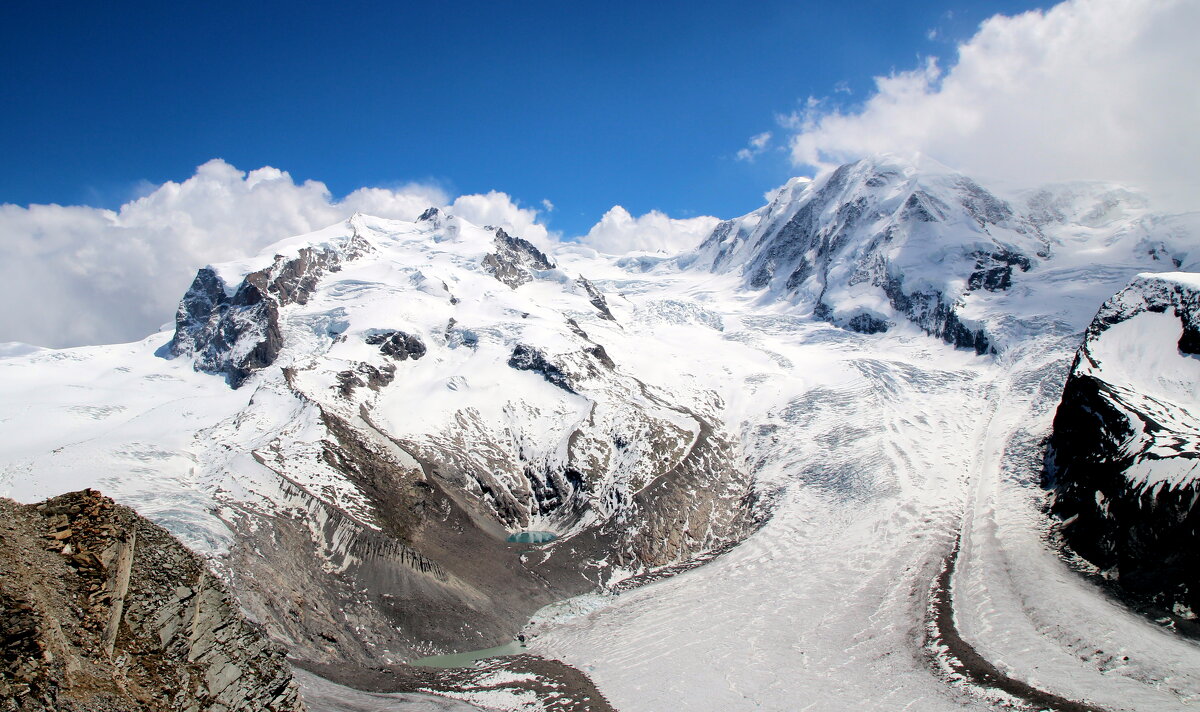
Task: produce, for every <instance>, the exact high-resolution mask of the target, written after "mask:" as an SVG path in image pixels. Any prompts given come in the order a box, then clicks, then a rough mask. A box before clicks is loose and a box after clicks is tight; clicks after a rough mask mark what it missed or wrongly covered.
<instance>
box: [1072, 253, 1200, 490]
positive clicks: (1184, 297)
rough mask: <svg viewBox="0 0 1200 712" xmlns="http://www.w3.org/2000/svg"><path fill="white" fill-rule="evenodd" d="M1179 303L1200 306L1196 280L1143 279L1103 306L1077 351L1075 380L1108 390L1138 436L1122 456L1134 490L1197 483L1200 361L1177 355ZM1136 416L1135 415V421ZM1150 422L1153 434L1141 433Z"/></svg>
mask: <svg viewBox="0 0 1200 712" xmlns="http://www.w3.org/2000/svg"><path fill="white" fill-rule="evenodd" d="M1182 302H1190V303H1192V304H1195V303H1197V302H1200V274H1195V273H1186V272H1169V273H1162V274H1140V275H1138V276H1137V277H1136V278H1135V279H1134V280H1133V281H1132V282H1131V283H1130V284H1129V286H1128V287H1126V288H1125V289H1123V290H1122V291H1120V292H1119V293H1117V294H1116V295H1114V296H1113V297H1112V298H1111V299H1109V300H1108V301H1107V302H1105V304H1104V306H1103V307H1102V308H1101V310H1100V313H1099V315H1097V317H1096V320H1095V323H1094V324H1093V325H1092V327H1091V328H1090V329H1089V330H1088V333H1087V336H1086V338H1085V339H1084V342H1083V345H1082V346H1081V347H1080V353H1079V359H1078V364H1077V365H1076V367H1075V373H1076V374H1078V375H1080V376H1090V377H1092V378H1095V379H1098V380H1100V381H1103V382H1104V383H1106V384H1108V385H1109V386H1110V387H1111V390H1112V391H1113V397H1112V398H1110V402H1111V403H1112V404H1113V406H1114V407H1116V408H1118V409H1120V410H1121V411H1123V412H1125V413H1127V416H1126V417H1127V419H1128V420H1129V422H1130V424H1131V425H1132V426H1133V429H1134V430H1135V432H1134V435H1133V436H1132V437H1131V438H1129V440H1128V441H1127V442H1125V443H1122V449H1123V451H1124V452H1125V453H1127V454H1128V455H1130V456H1132V457H1134V462H1133V464H1132V465H1131V466H1130V467H1128V468H1127V469H1126V471H1125V474H1126V477H1127V478H1128V479H1129V480H1130V481H1131V482H1132V483H1133V484H1134V485H1135V486H1137V487H1138V488H1141V489H1146V488H1154V487H1161V486H1165V487H1169V488H1176V487H1180V486H1183V485H1188V484H1191V483H1194V482H1195V481H1196V479H1197V478H1198V477H1200V419H1197V414H1200V357H1197V356H1195V355H1190V354H1185V353H1183V352H1181V351H1180V350H1179V348H1178V344H1179V341H1180V337H1181V336H1183V332H1184V318H1185V317H1184V315H1182V314H1181V313H1179V308H1177V307H1182V304H1181V303H1182ZM1135 413H1136V414H1140V417H1139V415H1135ZM1146 417H1149V418H1151V419H1153V421H1154V423H1155V425H1156V426H1157V427H1156V429H1155V430H1154V431H1152V432H1147V431H1144V430H1143V429H1142V425H1141V424H1142V420H1143V419H1144V418H1146Z"/></svg>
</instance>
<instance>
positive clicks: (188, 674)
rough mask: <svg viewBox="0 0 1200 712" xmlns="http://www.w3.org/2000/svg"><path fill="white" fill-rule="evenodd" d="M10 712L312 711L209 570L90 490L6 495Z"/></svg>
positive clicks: (0, 535) (1, 591)
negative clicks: (17, 498)
mask: <svg viewBox="0 0 1200 712" xmlns="http://www.w3.org/2000/svg"><path fill="white" fill-rule="evenodd" d="M0 522H3V523H2V524H0V570H2V571H3V572H4V573H3V575H2V576H0V621H3V627H2V630H0V645H3V654H2V655H0V710H6V711H8V710H12V711H15V710H46V711H47V712H49V711H53V712H68V711H71V710H78V711H79V712H84V711H86V712H103V711H105V710H112V711H113V712H117V711H119V712H133V711H134V710H145V711H146V712H150V711H155V712H158V711H162V712H166V711H168V710H170V711H172V712H176V711H178V712H200V711H201V710H204V711H209V710H212V711H217V710H221V711H226V712H233V711H234V710H244V711H245V712H258V711H259V710H277V711H278V712H293V711H295V710H303V709H304V706H303V704H302V703H300V702H299V700H298V699H297V690H296V685H295V684H294V682H293V680H292V673H291V668H290V667H289V666H288V664H287V662H286V660H285V659H284V654H283V651H282V650H279V649H278V648H276V647H275V646H274V645H272V644H270V643H269V642H268V640H267V637H266V635H265V633H264V632H263V631H262V629H261V628H260V627H258V626H256V625H253V624H251V623H250V622H248V621H247V620H246V619H245V618H243V617H242V615H241V613H240V612H239V611H238V607H237V604H236V603H235V602H234V601H233V599H232V598H231V597H230V595H229V593H228V591H227V590H226V589H225V587H224V585H223V584H222V583H221V582H220V581H219V580H218V579H217V578H215V577H214V576H213V575H212V574H211V573H209V571H208V569H207V567H206V566H205V564H204V562H203V560H202V559H201V558H200V557H198V556H197V555H195V554H193V553H191V552H189V551H188V550H187V549H185V548H184V547H183V545H182V544H180V543H179V542H178V541H176V540H175V539H174V538H173V537H171V535H170V534H168V533H167V532H166V531H165V530H163V529H162V528H161V527H158V526H157V525H155V524H152V523H150V522H149V521H147V520H145V519H143V518H142V517H140V516H138V515H137V514H136V513H135V512H134V511H133V510H131V509H129V508H127V507H123V506H120V505H116V504H114V503H113V502H112V500H110V499H108V498H107V497H103V496H101V495H100V494H99V493H97V492H95V491H92V490H89V491H83V492H75V493H71V494H66V495H62V496H60V497H55V498H54V499H51V500H48V501H46V502H44V503H42V504H39V505H36V506H35V505H25V506H23V505H19V504H17V503H15V502H13V501H12V500H6V499H0Z"/></svg>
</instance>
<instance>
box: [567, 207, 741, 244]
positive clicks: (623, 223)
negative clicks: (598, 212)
mask: <svg viewBox="0 0 1200 712" xmlns="http://www.w3.org/2000/svg"><path fill="white" fill-rule="evenodd" d="M718 222H720V220H718V219H717V218H714V217H710V216H707V215H706V216H702V217H696V218H685V219H675V218H671V217H668V216H667V215H666V214H664V213H660V212H659V211H657V210H651V211H650V212H648V213H646V214H645V215H642V216H641V217H636V218H635V217H633V216H632V215H630V214H629V211H628V210H626V209H625V208H623V207H621V206H620V205H614V206H613V207H612V208H611V209H610V210H609V211H608V212H607V213H605V214H604V217H602V218H600V222H598V223H596V224H595V225H593V226H592V229H591V230H589V231H588V234H587V235H585V236H584V237H582V238H581V239H580V240H579V241H580V242H581V243H583V244H585V245H587V246H589V247H592V248H593V249H595V250H597V251H599V252H606V253H608V254H613V255H619V254H623V253H626V252H632V251H634V250H644V251H646V252H667V253H672V254H673V253H676V252H682V251H684V250H690V249H692V248H693V247H695V246H697V245H699V244H700V241H701V240H703V239H704V238H705V237H706V236H707V235H708V233H710V232H712V229H713V228H714V227H716V225H717V223H718Z"/></svg>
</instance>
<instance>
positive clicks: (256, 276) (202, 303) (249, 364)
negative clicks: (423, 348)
mask: <svg viewBox="0 0 1200 712" xmlns="http://www.w3.org/2000/svg"><path fill="white" fill-rule="evenodd" d="M368 249H369V246H368V245H367V243H365V242H364V241H362V240H360V239H358V238H357V236H354V237H351V238H350V239H348V240H347V241H346V244H344V245H340V246H338V247H336V248H335V247H328V246H327V247H324V248H322V249H318V248H316V247H304V248H301V249H300V250H299V251H298V253H297V254H295V255H294V256H291V257H285V256H284V255H275V260H274V263H273V264H272V265H271V266H270V267H267V268H265V269H260V270H257V271H254V272H251V273H249V274H247V275H246V276H245V277H244V278H243V279H242V282H241V283H240V284H239V285H238V286H237V287H236V288H235V289H234V290H233V293H232V295H231V294H230V293H229V290H230V287H231V285H228V284H226V283H225V282H224V280H222V279H221V277H220V276H219V275H218V274H217V272H216V271H215V270H214V269H213V268H212V267H205V268H203V269H201V270H200V271H199V272H197V273H196V279H195V280H193V281H192V286H191V287H190V288H189V289H188V291H187V293H186V294H185V295H184V297H183V300H182V301H180V303H179V310H178V311H177V312H176V315H175V338H174V339H173V340H172V341H171V353H172V354H173V355H175V356H187V357H190V358H192V359H193V360H194V362H195V365H196V369H197V370H200V371H206V372H208V373H218V374H222V375H224V376H225V377H226V379H227V380H228V381H229V384H230V385H231V386H233V387H234V388H237V387H238V386H240V385H242V383H243V382H245V380H246V379H247V378H249V376H250V374H252V373H253V372H255V371H257V370H259V369H261V368H264V367H266V366H269V365H271V364H272V363H274V362H275V357H276V356H278V355H279V351H280V350H281V349H282V348H283V335H282V332H281V331H280V323H279V309H280V307H283V306H286V305H288V304H304V303H306V302H307V301H308V296H309V294H311V293H312V290H313V289H315V288H316V285H317V281H318V280H319V279H320V278H321V276H322V275H323V274H325V273H327V272H332V271H337V270H338V269H339V268H340V263H341V262H343V261H346V260H351V259H355V258H357V257H359V256H361V255H362V254H363V253H365V252H366V251H367V250H368Z"/></svg>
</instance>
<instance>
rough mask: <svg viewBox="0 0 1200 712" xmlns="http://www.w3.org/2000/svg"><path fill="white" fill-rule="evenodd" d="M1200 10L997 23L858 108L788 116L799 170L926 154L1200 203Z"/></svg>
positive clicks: (1141, 6)
mask: <svg viewBox="0 0 1200 712" xmlns="http://www.w3.org/2000/svg"><path fill="white" fill-rule="evenodd" d="M1197 27H1200V3H1197V2H1195V1H1194V0H1067V1H1066V2H1063V3H1061V4H1059V5H1056V6H1054V7H1053V8H1051V9H1050V10H1047V11H1044V12H1043V11H1033V12H1028V13H1024V14H1021V15H1016V16H1013V17H1008V16H1003V15H997V16H995V17H992V18H991V19H989V20H987V21H986V22H984V23H983V24H982V25H980V28H979V30H978V32H977V33H976V34H975V36H974V37H972V38H971V39H969V40H968V41H966V42H965V43H963V44H961V45H959V46H958V54H957V57H956V58H955V59H954V61H953V62H952V63H950V64H949V65H948V66H946V67H943V66H942V64H941V63H939V61H938V60H937V59H936V58H930V59H928V60H926V61H924V62H923V63H922V64H921V65H920V66H918V67H916V68H914V69H911V70H909V71H905V72H899V73H894V74H891V75H889V76H886V77H877V78H876V88H875V92H874V93H873V94H872V95H871V96H870V98H869V99H868V100H867V101H866V102H865V103H864V104H862V105H861V106H859V107H857V108H854V109H852V110H844V109H842V108H840V107H837V106H833V105H830V103H829V102H828V101H816V100H810V101H809V103H808V104H807V105H806V107H805V108H804V109H803V110H802V111H800V112H797V113H796V114H795V115H793V116H792V117H790V120H788V121H786V122H785V125H787V126H788V127H789V128H791V129H793V131H794V134H793V136H792V138H791V152H792V159H793V161H794V162H795V163H796V164H798V165H807V166H814V167H817V168H819V169H824V168H828V167H829V166H830V165H832V164H836V163H840V162H843V161H846V160H853V159H855V158H858V157H861V156H863V155H866V154H871V153H878V152H897V153H910V152H911V153H924V154H927V155H930V156H932V157H934V158H936V159H937V160H939V161H941V162H943V163H946V164H948V165H951V166H953V167H955V168H958V169H959V170H963V171H966V172H969V173H972V174H976V175H980V176H982V177H985V178H997V179H1002V180H1011V181H1018V182H1020V183H1021V184H1024V185H1029V184H1031V183H1037V182H1048V181H1058V180H1076V179H1098V180H1115V181H1121V182H1125V183H1129V184H1132V185H1135V186H1140V187H1142V188H1145V189H1147V190H1149V191H1150V192H1151V194H1152V196H1154V197H1156V198H1158V199H1159V200H1160V202H1161V203H1162V205H1163V206H1164V207H1168V208H1173V209H1194V208H1196V207H1198V206H1200V200H1198V198H1200V171H1197V170H1196V164H1197V162H1198V161H1200V132H1198V131H1197V130H1196V120H1197V118H1196V117H1197V116H1200V91H1197V90H1196V87H1198V86H1200V43H1197V42H1196V38H1195V31H1196V28H1197Z"/></svg>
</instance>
